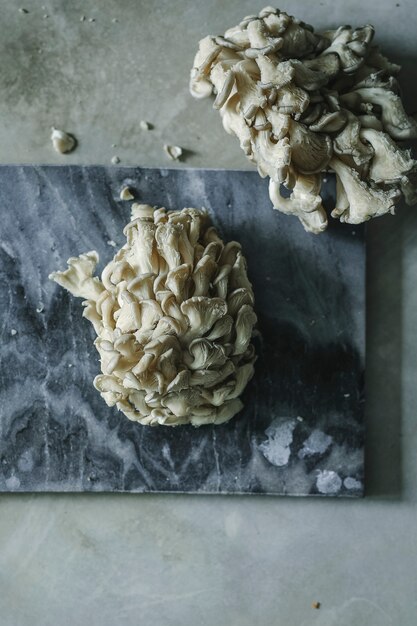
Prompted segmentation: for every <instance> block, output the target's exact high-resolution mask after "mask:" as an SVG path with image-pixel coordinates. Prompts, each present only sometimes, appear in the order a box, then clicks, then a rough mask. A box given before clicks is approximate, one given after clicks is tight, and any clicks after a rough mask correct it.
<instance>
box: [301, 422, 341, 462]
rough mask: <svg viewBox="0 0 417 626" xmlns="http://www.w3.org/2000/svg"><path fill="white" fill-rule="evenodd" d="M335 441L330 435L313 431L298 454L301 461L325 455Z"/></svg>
mask: <svg viewBox="0 0 417 626" xmlns="http://www.w3.org/2000/svg"><path fill="white" fill-rule="evenodd" d="M332 441H333V439H332V437H330V435H326V433H324V432H322V431H321V430H318V429H316V430H313V432H312V433H311V435H310V436H309V437H308V438H307V439H306V440H305V441H304V443H303V447H302V448H301V450H300V451H299V453H298V456H299V458H300V459H304V458H305V457H306V456H312V455H313V454H323V453H324V452H326V450H327V448H328V447H329V446H330V444H331V443H332Z"/></svg>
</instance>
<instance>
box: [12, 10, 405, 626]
mask: <svg viewBox="0 0 417 626" xmlns="http://www.w3.org/2000/svg"><path fill="white" fill-rule="evenodd" d="M43 1H44V3H45V4H44V5H41V2H35V1H34V0H28V2H26V3H25V4H22V5H20V4H18V3H9V2H5V0H1V2H0V6H1V16H2V19H1V23H0V49H1V52H0V58H1V60H2V63H1V65H0V93H1V102H0V120H1V122H0V162H1V163H22V162H23V163H106V164H109V163H110V160H111V158H112V157H113V156H114V155H117V156H118V157H119V158H120V161H121V164H126V165H149V166H164V165H171V162H169V161H168V160H167V158H166V156H165V154H164V152H163V149H162V146H163V144H164V143H175V144H178V145H180V146H182V147H183V148H185V149H186V151H187V152H186V155H185V156H186V158H185V160H184V162H183V163H180V164H178V167H184V166H190V167H232V168H248V167H250V165H249V164H248V163H247V162H246V161H245V158H244V156H243V153H241V151H240V149H239V147H238V144H237V141H236V140H235V139H234V138H232V137H229V136H227V135H226V134H225V133H224V131H223V129H222V127H221V124H220V120H219V118H218V114H217V112H215V111H213V110H212V109H211V106H210V103H209V102H208V101H194V100H193V99H192V98H191V97H190V96H189V95H188V75H189V69H190V67H191V64H192V60H193V56H194V53H195V50H196V47H197V42H198V40H199V39H200V38H201V37H202V36H204V35H205V34H208V33H220V32H223V31H224V30H225V28H226V27H228V26H232V25H233V24H235V23H237V22H238V21H239V20H240V19H241V18H242V17H243V16H244V15H246V14H249V13H254V12H257V11H259V10H260V9H261V8H262V6H263V5H264V3H263V2H259V1H256V2H249V1H247V0H245V1H238V0H231V1H229V2H227V3H223V2H219V1H217V2H215V1H206V2H203V1H200V0H199V1H197V2H191V1H184V0H181V1H175V2H174V1H171V2H168V1H159V2H145V1H143V2H138V1H134V0H130V1H128V0H126V1H125V2H123V3H117V2H114V1H111V0H101V1H100V2H97V3H94V2H92V1H91V0H90V1H86V2H81V1H76V2H71V3H66V2H64V1H63V0H61V1H58V0H56V1H51V0H43ZM19 8H25V9H26V10H27V11H28V12H27V13H23V12H20V11H19ZM280 8H281V9H284V10H287V11H288V12H289V13H292V14H294V15H296V16H297V17H299V18H301V19H303V20H304V21H307V22H310V23H312V24H313V25H314V26H316V27H317V28H325V27H334V26H337V25H340V24H344V23H351V24H352V25H358V26H359V25H362V24H365V23H367V22H371V23H373V24H374V25H375V27H376V33H377V35H376V39H377V41H378V43H379V44H380V45H381V48H382V49H383V51H384V52H385V53H386V54H387V55H388V56H390V58H392V60H394V61H397V62H400V63H401V64H402V65H403V72H402V75H401V84H402V86H403V91H404V100H405V103H406V107H407V109H408V111H409V112H412V111H414V110H415V109H417V106H416V105H415V103H416V83H417V80H416V78H417V74H416V62H417V49H416V43H415V22H416V17H417V9H416V8H415V3H414V2H413V1H412V0H399V2H395V1H394V0H389V1H388V0H383V1H382V2H376V0H375V1H373V2H367V3H364V2H363V1H359V0H345V1H342V0H332V1H329V0H323V1H322V2H316V3H309V4H307V3H303V2H301V1H300V0H295V1H294V2H288V1H285V2H284V3H283V4H281V6H280ZM45 15H47V16H48V17H44V16H45ZM83 15H84V16H85V17H86V20H85V21H80V18H81V17H82V16H83ZM90 18H91V19H94V20H95V21H91V22H90V21H89V19H90ZM114 20H117V21H114ZM142 119H143V120H147V121H149V122H151V123H152V124H153V125H154V128H153V129H152V130H150V131H143V130H141V129H140V126H139V122H140V120H142ZM52 125H55V126H57V127H60V128H64V129H65V130H68V131H69V132H72V133H74V134H75V136H76V137H77V139H78V141H79V145H78V147H77V149H76V150H75V151H74V153H73V154H71V155H68V156H65V157H64V156H60V155H58V154H56V153H54V152H53V150H52V147H51V144H50V141H49V134H50V127H51V126H52ZM113 144H116V147H113ZM416 233H417V215H416V213H415V208H407V209H401V210H399V211H398V215H397V216H396V217H395V218H393V217H391V216H387V217H385V218H382V219H378V220H376V221H375V222H374V223H372V224H371V225H370V228H369V248H368V252H369V257H368V259H369V260H368V310H367V315H368V340H367V351H368V357H367V396H368V402H367V438H368V440H367V490H368V494H367V497H366V498H364V499H363V500H360V501H352V500H339V501H335V500H313V499H295V498H294V499H291V498H265V497H214V496H212V497H195V496H165V495H164V496H161V495H155V496H143V495H141V496H136V495H133V496H132V495H131V496H121V495H95V496H92V495H82V496H80V495H77V496H75V495H24V496H22V495H10V496H7V495H3V496H2V497H1V498H0V612H1V619H0V621H1V623H2V624H4V625H5V626H29V624H30V625H31V626H32V625H39V626H49V625H51V626H52V624H53V625H54V626H56V625H57V624H58V625H60V626H67V625H68V626H69V625H79V624H80V625H81V624H87V623H88V624H90V625H91V626H113V624H115V623H120V624H126V625H130V624H132V626H133V625H137V624H141V625H142V624H143V625H144V626H145V625H148V624H156V625H159V624H161V625H165V624H169V625H172V626H177V625H178V626H179V625H181V626H183V625H184V624H192V625H193V626H194V625H195V624H201V625H204V626H212V625H213V624H219V625H223V624H224V625H226V624H227V625H228V626H235V625H236V626H246V625H247V626H253V624H257V625H258V626H263V625H265V626H266V625H267V624H268V625H270V624H277V625H278V626H281V625H283V626H284V625H285V626H286V625H296V626H307V625H308V626H311V625H314V626H363V625H364V624H367V626H391V625H392V626H397V625H398V626H414V625H415V623H416V617H415V616H416V612H417V573H416V563H417V525H416V514H417V506H416V501H417V481H416V474H417V453H416V448H417V445H416V444H417V428H416V425H417V421H416V415H415V407H416V405H417V385H416V383H415V381H416V377H417V350H416V344H417V339H416V327H417V292H416V290H415V287H414V286H415V283H416V279H417V255H416V249H417V234H416ZM315 601H317V602H320V603H321V606H320V609H319V610H316V609H313V608H312V607H311V605H312V603H313V602H315Z"/></svg>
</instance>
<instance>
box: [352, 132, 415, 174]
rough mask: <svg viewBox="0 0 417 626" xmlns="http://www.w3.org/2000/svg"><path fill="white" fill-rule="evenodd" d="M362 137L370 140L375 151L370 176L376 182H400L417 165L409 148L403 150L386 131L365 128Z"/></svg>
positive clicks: (367, 140)
mask: <svg viewBox="0 0 417 626" xmlns="http://www.w3.org/2000/svg"><path fill="white" fill-rule="evenodd" d="M360 136H361V139H362V140H364V141H366V142H368V143H369V144H370V145H371V146H372V148H373V151H374V156H373V159H372V162H371V165H370V169H369V176H370V178H371V179H372V180H373V181H374V182H375V183H388V184H389V183H395V182H397V183H398V182H400V181H401V179H402V177H403V176H404V175H405V174H408V173H409V172H411V170H413V169H414V168H415V166H416V164H415V161H413V159H412V158H411V153H410V151H409V150H401V149H400V148H398V146H397V144H396V143H395V142H394V141H393V140H392V139H391V137H390V136H389V135H387V134H386V133H383V132H380V131H378V130H374V129H373V128H363V129H362V130H361V133H360Z"/></svg>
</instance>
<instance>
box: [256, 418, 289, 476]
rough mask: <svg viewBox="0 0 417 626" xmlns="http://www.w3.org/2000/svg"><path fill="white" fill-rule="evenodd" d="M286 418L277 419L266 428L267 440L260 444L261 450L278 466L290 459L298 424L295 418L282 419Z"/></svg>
mask: <svg viewBox="0 0 417 626" xmlns="http://www.w3.org/2000/svg"><path fill="white" fill-rule="evenodd" d="M283 419H286V418H278V419H275V420H274V421H273V422H272V424H271V425H270V426H269V428H267V429H266V431H265V434H266V436H267V437H268V439H267V441H264V442H263V443H261V445H260V446H259V449H260V451H261V452H262V454H263V455H264V457H265V458H266V459H267V460H268V461H269V462H270V463H271V464H272V465H276V466H277V467H282V466H283V465H286V464H287V463H288V461H289V458H290V454H291V450H290V445H291V443H292V440H293V431H294V428H295V426H296V421H295V420H294V419H289V420H287V421H285V422H283V421H282V420H283Z"/></svg>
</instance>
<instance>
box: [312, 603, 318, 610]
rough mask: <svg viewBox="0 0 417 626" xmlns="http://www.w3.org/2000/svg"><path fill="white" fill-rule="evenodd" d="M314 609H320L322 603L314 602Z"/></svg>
mask: <svg viewBox="0 0 417 626" xmlns="http://www.w3.org/2000/svg"><path fill="white" fill-rule="evenodd" d="M311 608H312V609H319V608H320V602H313V603H312V605H311Z"/></svg>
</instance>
